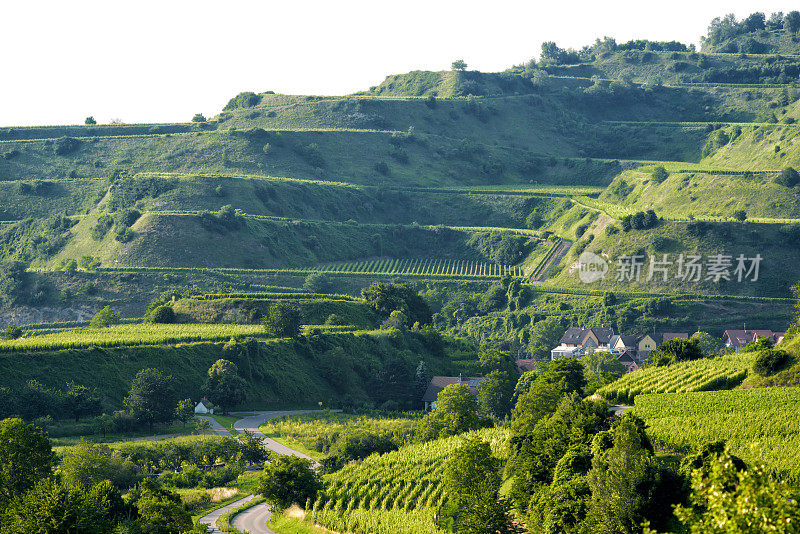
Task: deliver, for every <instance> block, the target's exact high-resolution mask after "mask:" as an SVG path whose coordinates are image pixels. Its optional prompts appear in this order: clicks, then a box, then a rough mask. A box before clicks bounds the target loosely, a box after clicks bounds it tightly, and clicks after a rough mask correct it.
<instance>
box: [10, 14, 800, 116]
mask: <svg viewBox="0 0 800 534" xmlns="http://www.w3.org/2000/svg"><path fill="white" fill-rule="evenodd" d="M2 4H3V5H2V9H0V58H2V59H1V60H0V69H2V70H1V71H0V72H2V73H3V77H2V78H0V125H3V126H8V125H33V124H75V123H82V122H83V119H84V118H85V117H86V116H87V115H93V116H94V117H95V118H96V119H97V120H98V122H100V123H104V122H108V121H110V120H111V119H114V118H118V119H121V120H123V121H124V122H127V123H133V122H172V121H179V122H183V121H188V120H189V119H191V117H192V115H193V114H194V113H197V112H202V113H204V114H205V115H206V116H208V117H210V116H212V115H215V114H216V113H218V112H219V111H220V110H221V109H222V107H223V106H224V105H225V103H226V102H227V101H228V99H229V98H231V97H233V96H235V95H236V94H237V93H239V92H240V91H248V90H249V91H255V92H261V91H266V90H273V91H276V92H280V93H293V94H318V95H338V94H347V93H352V92H355V91H359V90H363V89H367V88H369V87H370V86H371V85H377V84H379V83H380V82H381V81H382V80H383V78H384V77H385V76H386V75H388V74H395V73H400V72H407V71H409V70H414V69H422V70H428V69H430V70H442V69H447V68H449V66H450V63H451V62H452V61H453V60H454V59H459V58H463V59H464V60H465V61H466V62H467V64H468V65H469V68H470V69H477V70H482V71H499V70H503V69H505V68H507V67H509V66H511V65H514V64H519V63H522V62H524V61H526V60H527V59H529V58H531V57H534V56H536V57H538V55H539V49H540V45H541V43H542V41H549V40H554V41H556V42H557V43H558V44H559V46H562V47H576V48H579V47H581V46H583V45H585V44H589V43H591V42H593V41H594V39H595V38H596V37H602V36H604V35H609V36H611V37H614V38H616V39H617V41H618V42H621V41H627V40H629V39H644V38H647V39H653V40H673V39H674V40H678V41H682V42H686V43H698V41H699V38H700V35H702V34H703V33H705V30H706V28H707V26H708V23H709V22H710V21H711V19H712V18H714V17H716V16H721V15H724V14H725V13H730V12H733V13H736V15H737V16H738V17H739V18H741V17H743V16H746V15H747V14H749V13H750V12H752V11H764V12H766V13H767V15H769V13H770V12H771V11H789V10H792V9H797V8H800V5H797V3H796V2H790V1H788V0H786V1H772V0H757V1H756V0H749V1H741V0H726V1H719V0H693V1H688V0H672V1H671V2H651V1H646V0H605V1H602V0H593V1H584V0H581V1H574V0H572V1H571V0H562V1H552V0H546V1H542V0H528V1H509V0H495V1H493V2H486V1H485V0H483V1H479V2H475V1H472V0H460V1H453V0H404V1H389V2H386V1H380V0H377V1H376V0H371V1H361V0H288V1H281V2H275V1H273V0H262V1H254V0H224V1H221V0H217V1H206V0H159V1H152V0H137V1H135V2H133V1H129V0H101V1H90V0H72V1H64V0H2Z"/></svg>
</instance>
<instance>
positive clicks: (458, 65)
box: [450, 59, 467, 72]
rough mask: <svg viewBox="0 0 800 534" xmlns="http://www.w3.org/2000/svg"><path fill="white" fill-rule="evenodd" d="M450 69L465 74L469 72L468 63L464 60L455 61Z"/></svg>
mask: <svg viewBox="0 0 800 534" xmlns="http://www.w3.org/2000/svg"><path fill="white" fill-rule="evenodd" d="M450 68H451V69H453V70H454V71H457V72H464V71H465V70H467V63H466V62H465V61H464V60H463V59H457V60H455V61H453V63H452V64H451V65H450Z"/></svg>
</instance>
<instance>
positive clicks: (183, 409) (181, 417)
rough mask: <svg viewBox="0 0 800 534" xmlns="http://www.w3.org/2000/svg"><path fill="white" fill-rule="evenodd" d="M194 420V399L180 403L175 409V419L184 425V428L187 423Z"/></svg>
mask: <svg viewBox="0 0 800 534" xmlns="http://www.w3.org/2000/svg"><path fill="white" fill-rule="evenodd" d="M192 418H194V403H193V402H192V399H183V400H181V401H178V405H177V406H176V407H175V419H177V420H178V421H180V422H181V423H183V426H184V428H186V423H188V422H189V421H191V420H192Z"/></svg>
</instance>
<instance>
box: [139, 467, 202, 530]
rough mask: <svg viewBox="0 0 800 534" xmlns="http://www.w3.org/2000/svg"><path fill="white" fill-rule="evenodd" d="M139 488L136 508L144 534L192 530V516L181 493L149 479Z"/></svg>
mask: <svg viewBox="0 0 800 534" xmlns="http://www.w3.org/2000/svg"><path fill="white" fill-rule="evenodd" d="M139 489H140V492H141V493H140V496H139V499H138V500H137V501H136V508H137V509H138V510H139V519H138V520H137V523H138V526H139V528H140V529H141V531H142V534H181V533H183V532H186V531H190V530H192V528H193V523H192V516H191V515H189V512H187V511H186V508H185V507H184V506H183V503H182V502H181V498H180V495H178V494H177V493H175V492H172V491H169V490H167V489H164V488H160V487H158V486H157V485H156V483H155V482H153V481H151V480H149V479H145V480H143V481H142V483H141V485H140V488H139Z"/></svg>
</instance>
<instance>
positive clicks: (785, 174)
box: [775, 167, 800, 187]
mask: <svg viewBox="0 0 800 534" xmlns="http://www.w3.org/2000/svg"><path fill="white" fill-rule="evenodd" d="M775 183H776V184H778V185H782V186H784V187H794V186H796V185H797V184H800V173H798V172H797V171H796V170H794V168H793V167H786V168H785V169H783V170H782V171H781V172H780V174H778V176H777V177H776V178H775Z"/></svg>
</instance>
